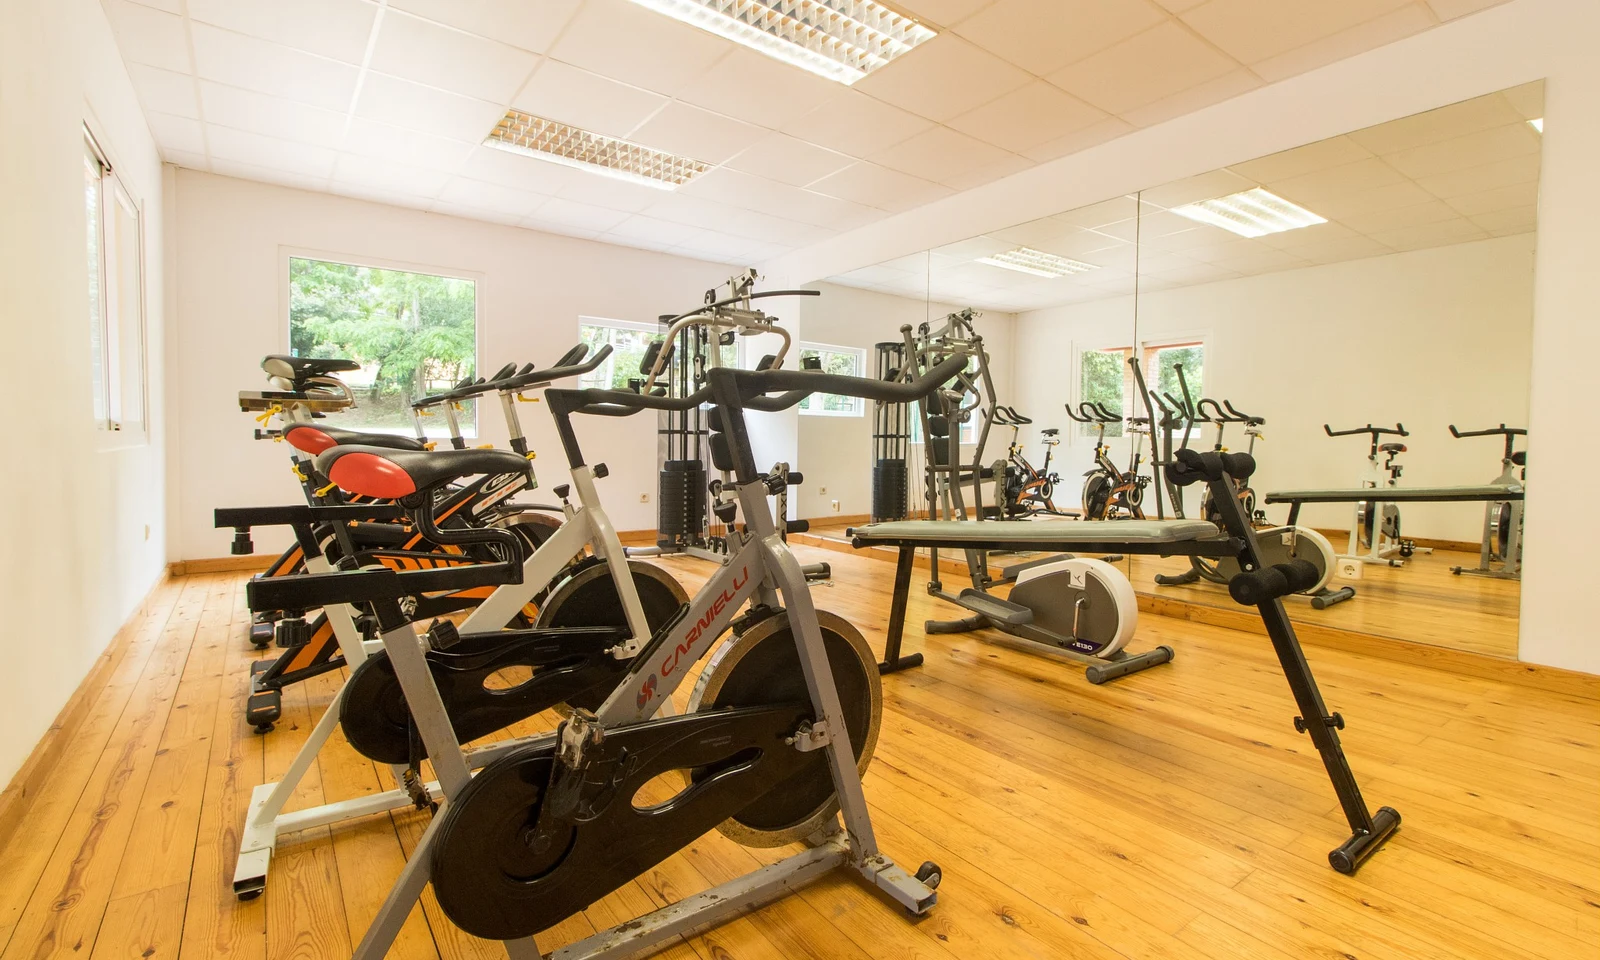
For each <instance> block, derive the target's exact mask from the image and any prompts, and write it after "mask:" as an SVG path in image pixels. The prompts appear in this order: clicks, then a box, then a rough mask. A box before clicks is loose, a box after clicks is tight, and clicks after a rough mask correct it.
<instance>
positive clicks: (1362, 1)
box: [1182, 0, 1411, 63]
mask: <svg viewBox="0 0 1600 960" xmlns="http://www.w3.org/2000/svg"><path fill="white" fill-rule="evenodd" d="M1409 3H1411V0H1210V2H1209V3H1203V4H1201V5H1200V6H1198V7H1195V8H1193V9H1191V10H1187V11H1185V12H1184V13H1183V15H1182V16H1183V21H1184V22H1185V23H1187V24H1188V25H1189V26H1191V27H1193V28H1194V29H1195V31H1196V32H1198V33H1199V34H1200V35H1201V36H1203V37H1205V38H1206V39H1207V40H1210V41H1211V42H1212V43H1214V44H1216V45H1217V46H1218V47H1221V48H1222V51H1223V52H1224V53H1226V54H1228V55H1229V56H1231V57H1233V58H1235V59H1237V60H1239V61H1241V62H1243V63H1258V62H1260V61H1262V60H1265V59H1267V58H1268V57H1274V56H1277V55H1278V54H1280V53H1284V52H1287V51H1289V50H1293V49H1294V48H1296V47H1303V46H1305V45H1306V44H1308V43H1311V42H1312V41H1314V40H1320V39H1322V38H1323V37H1326V36H1331V35H1332V34H1335V33H1338V32H1339V31H1341V30H1345V29H1348V28H1350V27H1353V26H1355V25H1356V24H1359V23H1365V22H1367V21H1368V20H1372V19H1374V18H1376V17H1380V16H1383V15H1384V14H1386V13H1392V12H1393V11H1395V10H1398V9H1400V8H1401V7H1404V6H1406V5H1407V4H1409Z"/></svg>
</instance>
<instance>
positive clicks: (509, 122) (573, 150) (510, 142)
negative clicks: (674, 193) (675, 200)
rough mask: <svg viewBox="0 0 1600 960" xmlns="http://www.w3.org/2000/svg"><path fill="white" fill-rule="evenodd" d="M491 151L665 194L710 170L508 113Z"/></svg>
mask: <svg viewBox="0 0 1600 960" xmlns="http://www.w3.org/2000/svg"><path fill="white" fill-rule="evenodd" d="M483 145H484V146H486V147H494V148H495V149H497V150H507V151H510V152H511V153H520V154H523V155H524V156H529V157H534V158H536V159H539V160H548V161H550V162H551V163H559V164H563V165H565V166H568V167H576V168H577V169H579V170H588V171H590V172H591V173H600V174H604V175H606V176H608V177H615V178H616V179H618V180H626V181H628V182H629V183H637V184H643V185H644V186H647V187H656V188H657V189H660V190H674V189H677V188H678V187H681V186H683V185H684V184H686V183H688V182H689V181H690V180H693V179H694V178H695V177H698V176H700V174H702V173H705V172H706V171H707V170H710V169H711V165H710V164H709V163H702V162H700V161H699V160H691V159H689V158H688V157H679V156H674V155H673V154H670V153H663V152H662V151H660V150H652V149H650V148H649V147H643V146H640V145H639V144H637V143H629V142H628V141H626V140H618V139H616V138H615V137H607V136H603V135H601V134H598V133H590V132H589V131H587V130H580V129H578V128H577V127H569V126H567V125H566V124H564V123H557V122H556V121H554V120H546V119H544V118H543V117H535V116H532V115H530V114H526V113H523V112H522V111H520V110H507V111H506V115H505V116H504V117H502V118H500V122H499V123H497V124H495V127H494V129H493V130H491V131H490V132H489V136H488V137H487V138H486V139H485V140H484V141H483Z"/></svg>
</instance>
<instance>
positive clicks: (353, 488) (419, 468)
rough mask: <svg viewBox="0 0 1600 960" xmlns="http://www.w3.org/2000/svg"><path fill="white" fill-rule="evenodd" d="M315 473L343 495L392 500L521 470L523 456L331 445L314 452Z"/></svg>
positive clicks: (502, 452)
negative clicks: (462, 481) (463, 479)
mask: <svg viewBox="0 0 1600 960" xmlns="http://www.w3.org/2000/svg"><path fill="white" fill-rule="evenodd" d="M316 466H317V472H318V473H320V474H322V475H323V476H325V477H327V478H328V479H329V480H332V481H333V482H334V483H337V484H338V485H339V487H340V489H342V490H344V491H345V492H347V493H354V494H360V495H362V496H368V497H382V498H386V499H387V498H397V497H405V496H409V495H411V494H413V493H416V492H418V491H420V490H429V489H432V488H434V487H437V486H440V485H441V484H445V483H448V482H450V481H451V480H459V479H460V478H462V477H475V476H482V475H488V474H499V473H526V472H527V471H528V468H529V462H528V459H527V458H526V457H524V456H522V455H521V454H520V453H512V452H511V451H510V450H434V451H413V450H391V449H388V448H386V447H363V446H345V447H334V448H332V449H330V450H328V451H326V452H324V453H321V454H319V455H318V456H317V461H316Z"/></svg>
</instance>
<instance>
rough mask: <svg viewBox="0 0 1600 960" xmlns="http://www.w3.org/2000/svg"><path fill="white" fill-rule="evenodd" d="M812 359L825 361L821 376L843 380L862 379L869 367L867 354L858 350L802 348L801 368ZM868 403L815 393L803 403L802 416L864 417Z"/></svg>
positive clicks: (806, 345)
mask: <svg viewBox="0 0 1600 960" xmlns="http://www.w3.org/2000/svg"><path fill="white" fill-rule="evenodd" d="M812 357H816V358H817V359H819V360H821V361H822V372H823V373H833V374H838V375H839V376H843V377H859V376H862V371H863V370H865V369H866V366H867V351H865V350H862V349H859V348H857V347H830V346H828V345H827V344H823V343H802V344H800V361H801V366H802V368H803V367H804V365H805V362H806V361H807V360H810V359H811V358H812ZM866 410H867V402H866V401H865V400H863V399H861V398H860V397H842V396H839V395H837V394H832V393H813V394H812V395H811V396H809V397H806V398H805V399H804V400H802V401H800V412H801V413H804V414H810V415H811V416H814V417H860V416H865V415H866Z"/></svg>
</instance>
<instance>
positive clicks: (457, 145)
mask: <svg viewBox="0 0 1600 960" xmlns="http://www.w3.org/2000/svg"><path fill="white" fill-rule="evenodd" d="M340 149H341V150H342V151H343V152H344V153H353V154H357V155H359V156H364V157H377V158H380V159H384V160H393V161H395V162H397V163H404V164H407V165H409V166H413V167H425V168H427V169H429V170H442V171H444V172H446V173H454V172H456V171H457V170H459V169H460V168H461V165H462V164H463V163H465V162H466V159H467V156H468V155H469V154H471V153H472V151H473V150H475V149H477V148H476V147H475V146H474V145H473V144H470V143H466V142H463V141H461V140H446V139H445V138H443V137H435V136H430V135H429V134H426V133H420V132H418V131H416V130H407V129H406V128H405V127H395V126H391V125H389V124H387V123H378V122H376V121H373V120H363V119H361V118H360V117H357V118H355V119H354V120H353V121H352V122H351V124H350V133H349V135H347V136H346V137H345V139H344V143H343V145H342V146H341V147H340Z"/></svg>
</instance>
